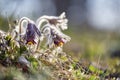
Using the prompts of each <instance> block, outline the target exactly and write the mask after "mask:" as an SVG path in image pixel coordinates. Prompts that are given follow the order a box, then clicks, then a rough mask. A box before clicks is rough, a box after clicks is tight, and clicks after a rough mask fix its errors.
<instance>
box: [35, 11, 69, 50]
mask: <svg viewBox="0 0 120 80" xmlns="http://www.w3.org/2000/svg"><path fill="white" fill-rule="evenodd" d="M44 22H45V25H44V26H42V27H41V25H42V23H44ZM67 22H68V20H67V19H66V16H65V13H64V12H63V13H62V14H61V15H60V16H59V17H56V16H42V17H40V18H39V19H38V20H37V21H36V23H37V27H38V28H39V29H40V30H41V33H42V34H43V36H44V37H45V38H46V39H47V43H46V44H47V45H48V46H49V48H51V47H53V46H54V45H55V46H62V45H63V44H64V43H66V42H68V41H70V37H69V36H67V35H65V34H64V33H63V32H62V30H66V29H67V28H68V26H67Z"/></svg>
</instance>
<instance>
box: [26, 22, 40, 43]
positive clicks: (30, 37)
mask: <svg viewBox="0 0 120 80" xmlns="http://www.w3.org/2000/svg"><path fill="white" fill-rule="evenodd" d="M36 35H38V36H39V37H40V35H41V34H40V31H39V30H38V28H37V27H36V25H35V24H32V23H28V25H27V29H26V34H25V40H26V44H35V43H36V41H35V38H36Z"/></svg>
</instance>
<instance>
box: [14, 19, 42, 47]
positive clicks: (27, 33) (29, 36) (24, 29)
mask: <svg viewBox="0 0 120 80" xmlns="http://www.w3.org/2000/svg"><path fill="white" fill-rule="evenodd" d="M25 22H26V23H27V25H26V26H23V23H25ZM14 31H16V32H17V33H18V34H19V36H20V37H19V39H20V41H22V40H25V43H26V44H29V45H31V44H35V43H36V39H38V37H40V36H41V33H40V30H39V29H38V28H37V27H36V24H35V22H34V21H32V20H30V19H29V18H27V17H22V18H21V19H20V20H19V23H18V26H16V28H15V30H14Z"/></svg>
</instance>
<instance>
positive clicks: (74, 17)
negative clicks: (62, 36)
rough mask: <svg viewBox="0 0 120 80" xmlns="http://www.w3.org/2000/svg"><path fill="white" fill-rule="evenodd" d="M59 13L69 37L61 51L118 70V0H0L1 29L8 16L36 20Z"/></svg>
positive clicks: (119, 59) (119, 47) (119, 34)
mask: <svg viewBox="0 0 120 80" xmlns="http://www.w3.org/2000/svg"><path fill="white" fill-rule="evenodd" d="M62 12H66V16H67V18H68V20H69V22H68V26H69V29H68V30H66V31H65V33H66V34H68V35H69V36H71V38H72V40H71V41H70V42H69V43H67V44H66V45H65V46H64V51H65V52H67V53H68V54H70V55H72V56H73V57H74V58H77V59H79V60H86V61H88V62H89V61H90V62H92V63H98V62H99V64H102V65H104V66H105V68H110V70H112V71H113V72H116V71H117V72H120V0H0V28H1V29H2V30H5V31H7V29H8V22H7V20H6V17H7V16H8V17H9V18H10V19H11V21H12V20H14V19H20V18H21V17H23V16H26V17H29V18H31V19H33V20H36V19H37V18H38V17H40V16H42V15H52V16H59V15H60V14H61V13H62Z"/></svg>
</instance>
